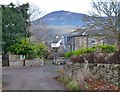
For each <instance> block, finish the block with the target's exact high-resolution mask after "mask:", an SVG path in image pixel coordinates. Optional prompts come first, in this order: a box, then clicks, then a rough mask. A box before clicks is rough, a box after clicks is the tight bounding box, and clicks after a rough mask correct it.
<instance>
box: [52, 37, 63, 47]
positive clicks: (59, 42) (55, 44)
mask: <svg viewBox="0 0 120 92" xmlns="http://www.w3.org/2000/svg"><path fill="white" fill-rule="evenodd" d="M61 41H62V40H61V39H56V40H54V41H53V42H52V43H51V48H59V47H60V44H61Z"/></svg>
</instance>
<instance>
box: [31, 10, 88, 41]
mask: <svg viewBox="0 0 120 92" xmlns="http://www.w3.org/2000/svg"><path fill="white" fill-rule="evenodd" d="M86 16H87V15H85V14H79V13H73V12H69V11H55V12H52V13H49V14H47V15H45V16H43V17H41V18H39V19H37V20H35V21H33V22H32V28H31V32H32V34H34V35H33V38H34V39H36V40H37V39H43V40H45V41H48V40H49V42H52V41H53V40H54V39H55V37H56V36H59V37H60V36H62V35H64V34H68V33H70V32H72V31H73V30H74V31H75V29H76V28H78V27H83V26H84V25H86V24H85V22H84V21H83V19H84V18H85V17H86Z"/></svg>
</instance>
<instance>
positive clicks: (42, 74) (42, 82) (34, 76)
mask: <svg viewBox="0 0 120 92" xmlns="http://www.w3.org/2000/svg"><path fill="white" fill-rule="evenodd" d="M60 68H62V66H61V65H43V66H35V67H34V66H31V67H20V68H15V67H14V68H13V67H10V68H9V67H8V68H3V69H2V80H3V90H65V89H64V87H63V85H62V84H60V83H59V82H58V81H56V80H54V79H53V77H55V76H58V75H59V73H58V72H57V71H56V70H58V69H60Z"/></svg>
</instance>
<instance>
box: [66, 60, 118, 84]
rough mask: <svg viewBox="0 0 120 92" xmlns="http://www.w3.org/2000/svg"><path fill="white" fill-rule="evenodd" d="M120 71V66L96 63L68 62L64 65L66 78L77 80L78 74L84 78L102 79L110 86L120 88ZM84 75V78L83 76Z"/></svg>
mask: <svg viewBox="0 0 120 92" xmlns="http://www.w3.org/2000/svg"><path fill="white" fill-rule="evenodd" d="M119 70H120V67H119V64H100V63H98V64H95V63H73V62H68V63H66V64H65V65H64V71H65V73H64V74H65V76H69V77H73V78H76V77H77V75H78V73H80V74H81V76H82V78H84V77H91V76H92V75H93V76H94V75H95V76H97V78H101V79H103V80H104V81H106V82H107V83H109V84H114V85H116V86H118V82H119V76H118V72H119ZM83 75H84V76H83Z"/></svg>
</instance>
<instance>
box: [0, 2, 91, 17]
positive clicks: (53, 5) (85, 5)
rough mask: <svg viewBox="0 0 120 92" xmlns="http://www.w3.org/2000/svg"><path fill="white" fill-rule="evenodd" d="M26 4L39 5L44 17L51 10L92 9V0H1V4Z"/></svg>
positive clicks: (84, 12)
mask: <svg viewBox="0 0 120 92" xmlns="http://www.w3.org/2000/svg"><path fill="white" fill-rule="evenodd" d="M10 2H13V3H14V4H24V3H26V2H29V3H30V5H32V6H35V7H38V8H39V11H41V14H40V15H39V17H42V16H44V15H46V14H48V13H50V12H53V11H59V10H65V11H71V12H76V13H83V14H89V11H90V10H91V0H0V4H9V3H10Z"/></svg>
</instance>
